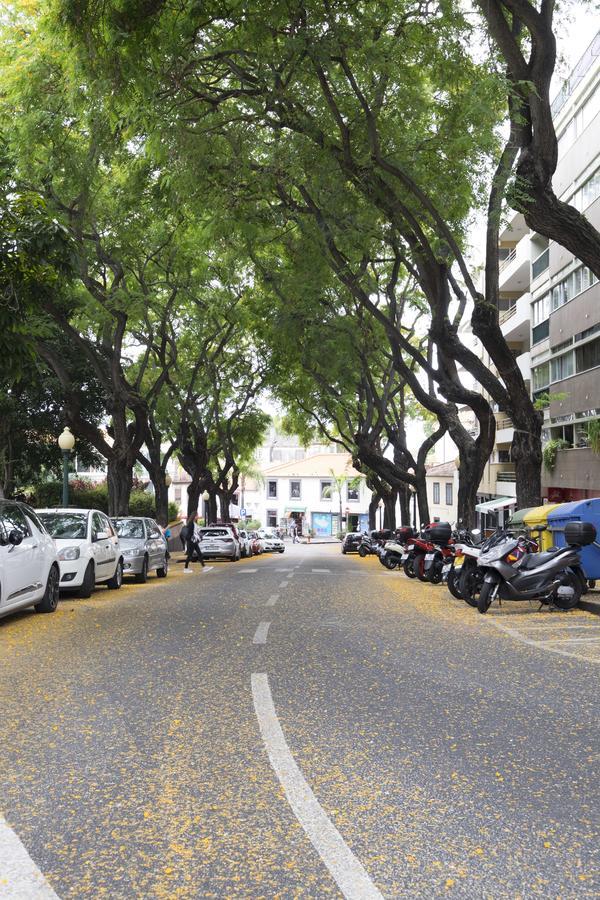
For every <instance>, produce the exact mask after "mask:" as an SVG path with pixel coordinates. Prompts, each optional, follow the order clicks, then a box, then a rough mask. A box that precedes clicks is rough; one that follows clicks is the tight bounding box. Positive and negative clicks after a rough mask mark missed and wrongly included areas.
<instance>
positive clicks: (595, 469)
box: [542, 447, 600, 496]
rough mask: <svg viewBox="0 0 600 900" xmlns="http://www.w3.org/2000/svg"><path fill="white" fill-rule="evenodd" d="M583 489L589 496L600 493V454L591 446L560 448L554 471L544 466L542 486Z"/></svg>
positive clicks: (546, 488)
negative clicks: (549, 470)
mask: <svg viewBox="0 0 600 900" xmlns="http://www.w3.org/2000/svg"><path fill="white" fill-rule="evenodd" d="M552 487H554V488H562V489H563V490H569V489H571V490H583V491H588V492H590V493H589V494H588V496H591V495H597V494H599V493H600V456H598V455H597V454H596V453H594V452H593V450H591V449H590V448H589V447H573V448H572V449H569V450H559V451H558V453H557V454H556V464H555V466H554V469H553V470H552V472H548V471H547V469H546V468H542V488H543V489H544V491H545V493H547V490H548V488H552Z"/></svg>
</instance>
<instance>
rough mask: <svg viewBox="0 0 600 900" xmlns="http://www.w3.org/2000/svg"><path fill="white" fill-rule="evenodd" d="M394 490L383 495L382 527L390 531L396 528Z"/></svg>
mask: <svg viewBox="0 0 600 900" xmlns="http://www.w3.org/2000/svg"><path fill="white" fill-rule="evenodd" d="M396 496H397V494H396V491H389V493H387V494H384V496H383V527H384V528H389V529H391V530H392V531H394V530H395V528H396Z"/></svg>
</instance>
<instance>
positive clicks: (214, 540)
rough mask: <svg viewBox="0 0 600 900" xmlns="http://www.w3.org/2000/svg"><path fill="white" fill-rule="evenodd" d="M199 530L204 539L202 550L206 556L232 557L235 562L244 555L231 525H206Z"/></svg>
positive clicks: (201, 545)
mask: <svg viewBox="0 0 600 900" xmlns="http://www.w3.org/2000/svg"><path fill="white" fill-rule="evenodd" d="M198 530H199V532H200V537H201V539H202V543H201V544H200V550H201V551H202V555H203V556H204V557H206V558H210V557H214V558H216V559H230V560H231V561H232V562H235V561H236V560H238V559H239V558H240V556H241V555H242V551H241V549H240V544H239V541H238V539H237V537H236V535H235V532H234V530H233V528H232V527H231V525H205V526H204V527H203V528H199V529H198Z"/></svg>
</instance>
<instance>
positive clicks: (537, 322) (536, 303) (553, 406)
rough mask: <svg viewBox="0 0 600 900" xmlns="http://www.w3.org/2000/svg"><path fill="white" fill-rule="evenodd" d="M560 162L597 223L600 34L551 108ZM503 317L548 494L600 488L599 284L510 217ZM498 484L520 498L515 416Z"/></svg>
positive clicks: (558, 187)
mask: <svg viewBox="0 0 600 900" xmlns="http://www.w3.org/2000/svg"><path fill="white" fill-rule="evenodd" d="M552 109H553V114H554V123H555V128H556V134H557V137H558V148H559V161H558V167H557V170H556V173H555V176H554V190H555V192H556V194H557V196H559V197H560V199H561V200H564V201H565V202H568V203H570V204H572V205H574V206H576V207H577V209H579V210H580V211H581V212H583V213H584V215H586V217H587V218H588V219H589V220H590V221H591V222H592V223H593V224H594V226H595V227H596V228H600V32H599V33H598V34H597V35H596V36H595V38H594V40H593V41H592V42H591V44H590V45H589V47H588V49H587V50H586V52H585V53H584V55H583V56H582V58H581V59H580V60H579V62H578V63H577V65H576V66H575V68H574V70H573V72H572V73H571V75H570V77H569V78H568V79H567V80H566V81H565V83H564V84H563V86H562V88H561V90H560V92H559V94H558V95H557V97H556V98H555V100H554V102H553V105H552ZM500 248H501V256H502V262H501V271H500V291H501V305H500V323H501V327H502V332H503V334H504V336H505V338H506V339H507V341H508V343H509V346H510V347H511V348H512V349H513V352H514V354H515V356H516V359H517V362H518V364H519V368H520V369H521V372H522V373H523V377H524V378H525V380H526V381H527V382H528V383H529V385H530V389H531V393H532V396H533V397H534V398H536V399H539V400H540V403H541V404H543V405H544V406H545V410H544V433H543V438H544V444H545V446H548V445H549V444H550V442H552V444H550V447H551V448H552V449H553V450H555V451H556V453H555V460H554V464H553V466H552V468H551V469H548V468H546V467H544V471H543V482H542V490H543V497H544V500H547V501H548V502H562V501H568V500H579V499H583V498H585V497H589V496H596V495H598V494H600V456H598V455H597V454H596V453H594V452H593V450H592V449H591V447H590V438H589V432H588V428H589V425H590V423H591V422H593V421H594V420H596V419H600V284H598V280H597V278H596V276H595V275H594V274H593V273H592V272H591V271H590V270H589V269H587V268H586V267H585V266H584V265H582V263H581V262H580V260H578V259H576V258H575V257H574V256H573V255H572V254H571V253H569V252H568V251H567V250H565V249H564V248H563V247H561V246H560V245H559V244H557V243H555V242H554V241H548V240H547V239H546V238H544V237H542V236H541V235H538V234H535V233H533V232H531V231H529V229H528V228H527V226H526V224H525V221H524V219H523V216H521V215H519V214H515V215H513V217H512V218H511V220H510V222H509V223H508V224H507V226H506V227H505V228H504V230H503V231H502V233H501V235H500ZM497 428H498V431H497V437H496V447H495V451H494V457H493V459H492V460H491V462H490V465H491V466H495V467H496V471H495V472H494V473H493V474H494V475H495V482H494V483H492V479H491V478H488V480H487V482H486V484H485V486H482V487H485V488H486V489H487V491H484V493H487V494H488V496H492V494H493V496H494V497H495V498H497V499H501V497H502V495H506V496H514V468H513V466H512V463H511V461H510V444H511V441H512V436H513V427H512V422H511V421H510V419H508V418H507V417H506V416H505V415H504V414H502V413H499V414H498V421H497Z"/></svg>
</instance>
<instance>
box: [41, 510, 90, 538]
mask: <svg viewBox="0 0 600 900" xmlns="http://www.w3.org/2000/svg"><path fill="white" fill-rule="evenodd" d="M38 516H39V517H40V519H41V520H42V523H43V524H44V525H45V527H46V531H47V532H48V533H49V534H50V535H51V536H52V537H53V538H56V539H57V540H62V539H63V538H73V539H75V540H85V538H86V536H87V518H88V517H87V516H86V515H84V514H82V513H38Z"/></svg>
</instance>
